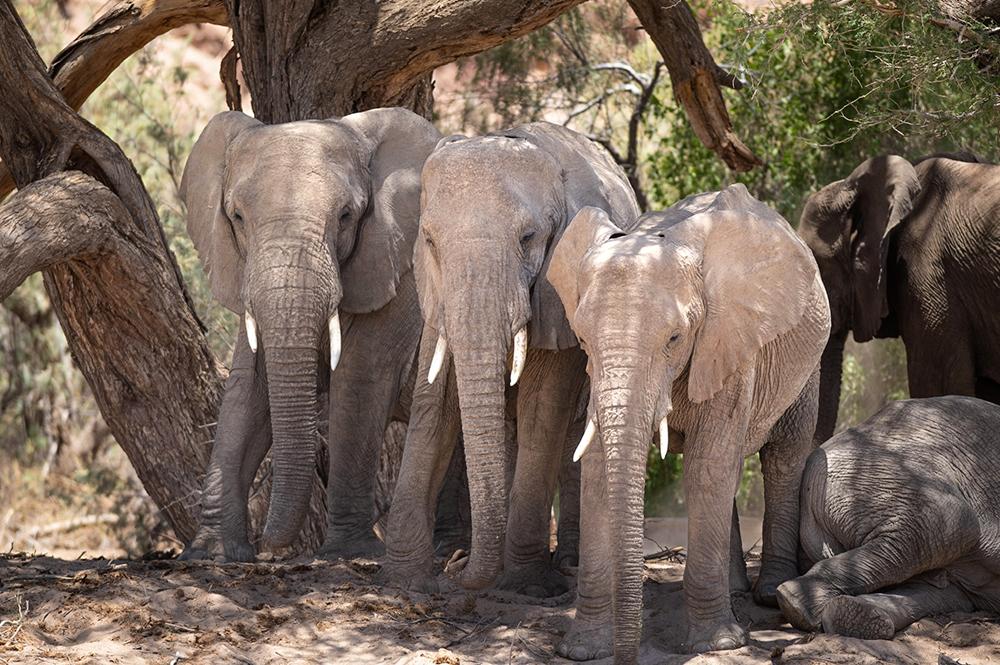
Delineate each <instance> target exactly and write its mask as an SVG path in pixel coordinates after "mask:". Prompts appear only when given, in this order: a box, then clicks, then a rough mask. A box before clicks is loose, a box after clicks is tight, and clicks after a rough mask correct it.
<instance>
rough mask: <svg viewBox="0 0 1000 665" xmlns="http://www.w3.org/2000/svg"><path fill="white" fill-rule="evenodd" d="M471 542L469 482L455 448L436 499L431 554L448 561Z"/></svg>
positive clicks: (462, 452) (458, 449)
mask: <svg viewBox="0 0 1000 665" xmlns="http://www.w3.org/2000/svg"><path fill="white" fill-rule="evenodd" d="M471 542H472V513H471V506H470V503H469V479H468V476H467V475H466V472H465V450H464V446H463V445H462V444H461V442H459V443H458V445H457V446H455V451H454V452H453V453H452V455H451V464H450V465H449V466H448V473H447V474H446V475H445V481H444V487H442V488H441V494H440V495H439V496H438V507H437V516H436V518H435V520H434V550H435V554H437V556H441V557H450V556H451V555H452V554H453V553H454V552H456V551H457V550H465V551H468V550H469V547H470V543H471Z"/></svg>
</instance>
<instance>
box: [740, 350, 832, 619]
mask: <svg viewBox="0 0 1000 665" xmlns="http://www.w3.org/2000/svg"><path fill="white" fill-rule="evenodd" d="M818 396H819V370H818V369H817V370H816V371H815V372H813V374H812V376H810V377H809V380H808V381H807V382H806V385H805V386H804V387H803V388H802V391H801V392H800V393H799V397H798V399H796V401H795V402H794V403H793V404H792V405H791V406H790V407H789V408H788V409H787V410H786V411H785V413H784V414H783V415H782V416H781V418H779V419H778V422H777V423H776V424H775V425H774V427H773V428H772V430H771V436H770V437H769V440H768V442H767V443H766V444H764V446H763V447H762V448H761V450H760V463H761V469H762V471H763V475H764V526H763V539H764V542H763V547H762V551H761V564H760V576H759V577H758V578H757V583H756V585H755V586H754V600H756V601H757V602H758V603H760V604H761V605H770V606H772V607H777V605H778V600H777V597H776V595H775V594H776V593H777V590H778V586H779V585H780V584H782V583H783V582H786V581H787V580H790V579H792V578H793V577H795V576H796V575H798V573H799V571H798V548H799V488H800V487H801V484H802V472H803V470H804V469H805V464H806V459H808V457H809V454H810V453H811V452H812V450H813V433H814V432H815V430H816V414H817V400H818Z"/></svg>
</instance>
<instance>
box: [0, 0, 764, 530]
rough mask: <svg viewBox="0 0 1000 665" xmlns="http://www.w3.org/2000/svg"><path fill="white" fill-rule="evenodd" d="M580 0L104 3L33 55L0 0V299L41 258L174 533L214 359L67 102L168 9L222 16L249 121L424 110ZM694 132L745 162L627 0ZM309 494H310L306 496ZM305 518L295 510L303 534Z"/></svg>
mask: <svg viewBox="0 0 1000 665" xmlns="http://www.w3.org/2000/svg"><path fill="white" fill-rule="evenodd" d="M581 1H582V0H517V1H516V2H509V1H502V0H385V1H383V2H378V3H375V2H365V3H319V2H313V0H286V1H284V2H277V1H275V0H226V1H225V3H223V2H220V1H219V0H151V1H150V2H145V3H142V4H141V5H140V4H134V3H133V2H132V0H123V1H122V2H119V3H118V4H117V5H115V6H113V7H112V8H111V9H110V10H109V11H108V12H106V13H105V14H104V15H102V16H101V17H100V18H98V19H97V21H96V22H95V23H94V24H93V25H92V26H90V27H89V28H88V29H87V30H86V31H85V32H84V33H83V34H81V35H80V37H79V38H77V39H76V40H75V41H74V42H73V43H71V44H70V45H69V46H68V47H67V48H66V49H64V50H63V51H62V52H61V53H60V54H59V55H57V56H56V58H55V60H54V61H53V63H52V65H51V67H50V68H49V69H48V70H46V68H45V65H44V63H43V62H42V61H41V58H40V57H39V55H38V53H37V50H36V49H35V46H34V44H33V42H32V40H31V37H30V35H29V34H28V33H27V31H26V30H25V28H24V26H23V24H22V23H21V21H20V19H19V17H18V15H17V12H16V11H15V10H14V8H13V6H12V4H11V1H10V0H0V91H2V92H3V94H2V95H0V157H2V159H3V164H2V165H0V166H2V167H3V172H0V196H2V195H4V194H6V193H7V192H9V191H10V190H11V188H12V187H13V186H16V187H17V188H18V191H17V192H16V193H15V194H14V195H12V196H11V197H10V198H9V199H8V200H7V202H6V203H5V204H4V205H3V206H2V207H0V266H2V268H0V298H4V297H6V296H7V295H9V294H10V293H11V291H12V290H13V289H14V288H15V287H16V286H17V285H19V284H20V283H21V282H22V281H23V280H24V279H25V278H26V277H27V276H28V275H29V274H31V273H33V272H36V271H39V270H41V271H42V272H43V274H44V281H45V286H46V290H47V291H48V293H49V296H50V298H51V300H52V305H53V308H54V310H55V312H56V314H57V316H58V318H59V321H60V323H61V325H62V327H63V330H64V331H65V333H66V337H67V340H68V343H69V347H70V351H71V353H72V355H73V358H74V360H75V361H76V363H77V365H78V366H79V367H80V369H81V370H82V372H83V374H84V375H85V377H86V378H87V381H88V383H89V384H90V386H91V388H92V389H93V391H94V395H95V398H96V400H97V403H98V405H99V407H100V409H101V412H102V414H103V416H104V418H105V420H106V421H107V423H108V426H109V428H110V429H111V432H112V433H113V434H114V436H115V438H116V439H117V440H118V442H119V444H120V445H121V447H122V448H123V450H124V451H125V453H126V454H127V455H128V457H129V459H130V460H131V462H132V464H133V465H134V467H135V469H136V472H137V474H138V475H139V478H140V480H141V481H142V483H143V485H144V486H145V488H146V489H147V491H148V492H149V494H150V496H151V497H152V498H153V500H154V501H155V502H156V503H157V505H158V506H159V507H160V508H161V509H162V510H163V511H164V514H165V516H166V518H167V520H168V521H169V523H170V525H171V526H172V528H173V529H174V531H175V533H176V535H177V536H178V538H180V539H182V540H185V541H186V540H188V539H189V538H190V537H191V536H192V535H193V534H194V531H195V528H196V525H197V504H198V501H197V499H198V497H199V492H200V488H201V474H202V471H203V469H204V468H205V465H206V462H207V460H208V455H209V452H210V447H211V440H212V431H211V427H212V425H213V423H214V420H215V415H216V413H217V409H218V404H219V400H220V397H221V391H222V380H223V378H224V376H223V375H224V370H223V369H222V368H221V365H220V364H219V363H218V362H216V360H215V358H214V357H213V356H212V353H211V352H210V350H209V348H208V346H207V344H206V341H205V335H204V332H205V331H204V326H203V325H202V324H201V322H200V321H199V320H198V317H197V315H196V314H195V312H194V310H193V308H192V305H191V301H190V298H189V297H188V294H187V291H186V289H185V285H184V282H183V280H182V279H181V276H180V272H179V270H178V268H177V265H176V262H175V260H174V258H173V256H172V254H171V253H170V251H169V249H168V248H167V244H166V241H165V239H164V235H163V231H162V229H161V227H160V224H159V220H158V219H157V215H156V212H155V208H154V206H153V204H152V201H151V200H150V198H149V195H148V193H147V192H146V190H145V188H144V187H143V184H142V182H141V180H140V179H139V177H138V175H137V173H136V172H135V169H134V168H133V167H132V165H131V163H130V162H129V160H128V158H127V157H126V156H125V155H124V154H123V153H122V151H121V150H120V149H119V147H118V146H117V145H116V144H115V143H114V142H113V141H112V140H111V139H109V138H108V137H107V136H105V135H104V134H103V133H101V132H100V131H99V130H98V129H97V128H96V127H94V126H93V125H91V124H90V123H88V122H87V121H86V120H84V119H83V118H81V117H80V116H79V115H78V114H77V113H76V111H75V109H78V108H79V107H80V105H81V104H82V103H83V101H84V100H85V99H86V97H87V95H89V94H90V93H91V92H92V91H93V90H94V89H95V88H96V87H97V86H98V85H100V83H101V82H102V81H103V80H104V79H105V78H106V77H107V76H108V75H109V74H110V73H111V72H112V71H113V70H114V69H115V67H117V66H118V65H119V64H120V63H121V62H122V61H123V60H124V59H125V58H126V57H128V55H130V54H131V53H133V52H135V51H136V50H138V49H139V48H141V47H142V46H143V45H145V44H146V43H148V42H149V41H150V40H151V39H153V38H155V37H156V36H157V35H159V34H162V33H163V32H165V31H167V30H169V29H171V28H174V27H177V26H179V25H182V24H185V23H192V22H213V23H220V24H228V25H230V26H231V27H232V29H233V39H234V44H235V46H234V51H232V52H230V54H229V55H227V57H226V58H225V59H224V60H223V63H222V78H223V81H224V83H225V84H226V88H227V92H228V93H229V94H228V95H227V96H228V98H229V100H230V105H231V106H234V105H236V104H238V99H239V95H238V94H235V85H236V84H235V75H234V74H235V64H236V59H237V58H239V59H240V60H241V61H242V65H243V74H244V79H245V81H246V83H247V86H248V87H249V92H250V96H251V99H252V103H253V111H254V114H255V116H256V117H258V118H259V119H261V120H262V121H264V122H268V123H277V122H286V121H291V120H302V119H309V118H321V117H329V116H337V115H344V114H347V113H351V112H355V111H360V110H364V109H368V108H374V107H378V106H387V105H400V106H405V107H408V108H410V109H412V110H414V111H416V112H418V113H421V114H423V115H425V116H429V115H430V112H431V102H432V90H433V83H432V81H431V73H432V72H433V70H434V68H435V67H437V66H439V65H441V64H445V63H447V62H450V61H452V60H454V59H455V58H458V57H460V56H466V55H472V54H475V53H479V52H482V51H484V50H486V49H489V48H491V47H493V46H496V45H498V44H501V43H503V42H504V41H506V40H509V39H513V38H516V37H519V36H521V35H524V34H526V33H528V32H530V31H532V30H534V29H536V28H538V27H540V26H542V25H544V24H546V23H547V22H549V21H551V20H553V19H554V18H555V17H557V16H558V15H559V14H560V13H562V12H565V11H566V10H568V9H570V8H572V7H573V6H575V5H577V4H580V2H581ZM630 4H631V6H632V8H633V10H634V11H635V12H636V14H637V15H638V16H639V18H640V20H641V21H642V24H643V26H644V27H645V29H646V30H647V32H648V33H649V35H650V36H651V38H652V39H653V41H654V43H655V44H656V46H657V48H658V50H659V51H660V53H661V55H662V56H663V59H664V62H665V63H666V67H667V70H668V72H669V74H670V78H671V82H672V84H673V90H674V95H675V97H676V99H677V100H678V102H679V103H680V104H681V105H682V106H683V108H684V109H685V111H686V113H687V115H688V118H689V119H690V121H691V125H692V127H693V128H694V131H695V132H696V134H697V136H698V138H699V139H700V140H701V141H702V142H703V143H704V144H705V145H706V146H707V147H709V148H710V149H712V150H713V151H715V152H716V153H717V154H718V155H719V157H720V158H721V159H723V160H724V161H725V162H726V164H727V165H728V166H729V167H730V168H732V169H735V170H746V169H749V168H751V167H752V166H754V165H755V164H756V163H757V160H756V157H754V155H753V153H752V152H751V151H750V150H749V149H748V148H747V147H746V146H745V145H744V144H743V143H742V142H741V141H740V140H739V138H738V137H737V136H736V135H735V134H734V132H733V131H732V128H731V126H730V122H729V118H728V114H727V112H726V107H725V103H724V102H723V98H722V93H721V90H720V86H731V85H732V84H733V80H732V78H731V77H730V76H729V75H728V74H726V72H725V71H723V70H722V69H720V68H719V67H718V66H716V64H715V62H714V61H713V59H712V57H711V54H710V53H709V52H708V50H707V49H706V48H705V46H704V44H703V42H702V39H701V34H700V32H699V29H698V26H697V24H696V22H695V20H694V17H693V16H692V14H691V12H690V10H689V9H688V7H687V5H686V4H684V3H683V2H681V1H680V0H667V1H663V2H661V1H657V0H630ZM318 512H319V511H318V510H317V511H314V513H318ZM321 522H322V520H319V519H313V520H312V521H311V526H310V530H308V531H307V534H309V535H307V540H308V541H309V542H310V544H315V543H316V541H317V539H318V535H317V534H318V533H319V531H318V530H319V529H320V525H321Z"/></svg>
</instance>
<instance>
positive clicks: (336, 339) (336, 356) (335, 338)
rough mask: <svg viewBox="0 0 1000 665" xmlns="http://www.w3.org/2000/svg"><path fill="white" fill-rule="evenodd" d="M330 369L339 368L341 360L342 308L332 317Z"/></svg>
mask: <svg viewBox="0 0 1000 665" xmlns="http://www.w3.org/2000/svg"><path fill="white" fill-rule="evenodd" d="M329 328H330V371H331V372H332V371H333V370H335V369H337V364H338V363H339V362H340V310H337V311H336V312H334V313H333V316H331V317H330V323H329Z"/></svg>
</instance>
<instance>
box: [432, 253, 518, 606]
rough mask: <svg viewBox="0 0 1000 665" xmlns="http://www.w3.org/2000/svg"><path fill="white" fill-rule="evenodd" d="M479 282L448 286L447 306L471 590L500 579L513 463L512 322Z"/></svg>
mask: <svg viewBox="0 0 1000 665" xmlns="http://www.w3.org/2000/svg"><path fill="white" fill-rule="evenodd" d="M474 269H475V266H471V265H470V266H469V270H470V271H471V270H474ZM480 282H481V278H480ZM480 282H477V280H476V279H467V280H464V281H463V286H462V288H461V289H459V288H453V289H451V293H452V298H451V299H450V300H449V301H448V302H447V304H446V308H445V317H446V328H447V330H448V344H449V346H450V347H451V350H452V357H453V360H454V366H455V377H456V379H457V382H458V399H459V407H460V409H461V413H462V434H463V438H464V441H465V455H466V469H467V473H468V478H469V496H470V500H471V507H472V543H471V545H472V546H471V549H470V552H469V560H468V563H467V565H466V567H465V570H464V571H463V573H462V578H461V581H462V585H463V586H465V587H466V588H469V589H480V588H483V587H486V586H489V585H490V584H491V583H492V582H493V581H494V580H495V579H496V577H497V576H498V575H499V574H500V570H501V567H502V562H503V549H504V536H505V531H506V527H507V503H508V497H507V482H506V478H507V467H508V465H509V463H510V460H509V459H508V454H507V449H506V446H505V443H504V439H505V429H504V428H505V415H506V413H505V406H506V381H505V379H506V376H505V374H506V365H507V355H508V352H509V350H510V348H511V340H512V337H513V335H512V330H511V319H512V317H511V315H510V308H509V307H508V303H507V300H506V298H505V297H504V289H502V288H497V287H496V285H495V284H482V283H480Z"/></svg>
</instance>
